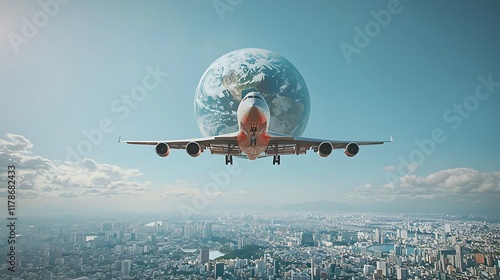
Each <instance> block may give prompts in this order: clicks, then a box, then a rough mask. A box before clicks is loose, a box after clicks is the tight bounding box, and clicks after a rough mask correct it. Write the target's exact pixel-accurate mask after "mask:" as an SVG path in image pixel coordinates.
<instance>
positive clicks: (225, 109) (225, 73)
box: [194, 48, 310, 137]
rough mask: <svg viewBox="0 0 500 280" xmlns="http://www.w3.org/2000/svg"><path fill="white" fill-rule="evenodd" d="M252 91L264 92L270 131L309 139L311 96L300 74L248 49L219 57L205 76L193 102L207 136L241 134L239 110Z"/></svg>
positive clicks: (277, 58) (275, 58)
mask: <svg viewBox="0 0 500 280" xmlns="http://www.w3.org/2000/svg"><path fill="white" fill-rule="evenodd" d="M252 91H258V92H260V93H261V94H262V96H263V97H264V99H265V100H266V102H267V104H268V106H269V111H270V115H271V120H270V123H269V130H270V131H273V132H277V133H283V134H288V135H293V136H301V135H302V133H304V130H305V128H306V126H307V122H308V120H309V108H310V104H309V91H308V90H307V86H306V83H305V82H304V79H303V78H302V76H301V75H300V73H299V71H298V70H297V69H296V68H295V67H294V66H293V65H292V63H290V62H289V61H288V60H287V59H285V58H284V57H282V56H281V55H279V54H277V53H274V52H272V51H268V50H264V49H257V48H247V49H239V50H235V51H232V52H229V53H227V54H225V55H223V56H221V57H219V58H218V59H217V60H215V61H214V62H213V63H212V64H211V65H210V66H209V67H208V68H207V70H205V73H203V76H202V77H201V79H200V82H199V83H198V87H197V88H196V94H195V99H194V112H195V117H196V121H197V123H198V126H199V128H200V132H201V133H202V134H203V136H205V137H207V136H216V135H221V134H226V133H231V132H236V131H238V121H237V117H236V112H237V110H238V105H239V103H240V101H241V100H242V99H243V98H244V97H245V95H246V94H247V93H249V92H252Z"/></svg>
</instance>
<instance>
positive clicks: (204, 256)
mask: <svg viewBox="0 0 500 280" xmlns="http://www.w3.org/2000/svg"><path fill="white" fill-rule="evenodd" d="M209 260H210V249H209V248H207V247H203V248H201V250H200V264H205V263H207V262H208V261H209Z"/></svg>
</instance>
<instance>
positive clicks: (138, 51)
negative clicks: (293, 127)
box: [0, 0, 500, 217]
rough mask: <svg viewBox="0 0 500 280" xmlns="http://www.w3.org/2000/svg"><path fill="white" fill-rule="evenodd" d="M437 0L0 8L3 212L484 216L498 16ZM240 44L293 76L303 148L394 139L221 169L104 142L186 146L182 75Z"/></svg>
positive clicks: (188, 96)
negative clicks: (304, 99)
mask: <svg viewBox="0 0 500 280" xmlns="http://www.w3.org/2000/svg"><path fill="white" fill-rule="evenodd" d="M454 3H455V2H452V1H444V2H440V3H436V4H434V5H433V8H432V9H429V6H428V4H426V3H420V2H414V1H413V2H412V1H395V0H390V1H386V2H364V3H361V2H356V3H351V2H348V3H344V2H336V1H316V2H313V3H309V2H307V3H306V2H302V1H289V2H287V4H286V5H283V3H278V2H271V3H268V2H263V1H262V2H259V1H213V2H212V1H208V2H203V3H200V2H191V1H182V2H181V1H151V2H149V3H148V4H144V3H138V2H131V1H130V2H125V3H123V4H122V5H121V6H120V9H117V7H116V2H103V3H101V2H95V3H94V2H80V1H70V2H66V1H62V0H61V1H56V0H46V1H44V0H42V1H40V2H30V3H19V2H9V1H6V2H2V3H0V23H1V24H0V26H1V27H0V59H1V61H2V62H3V63H2V64H1V65H0V73H1V74H2V76H1V77H2V78H1V80H0V81H1V82H0V97H1V98H2V102H3V104H4V106H2V110H0V118H1V119H2V125H1V126H0V163H1V165H2V166H4V167H7V166H9V165H15V166H16V170H17V174H18V177H17V179H18V181H17V182H18V186H17V189H16V192H17V195H18V196H17V201H18V202H19V204H18V208H17V213H18V214H19V215H20V217H22V216H23V215H24V216H33V215H42V214H46V215H55V214H58V213H65V214H81V213H92V214H99V213H105V212H114V213H120V212H145V213H162V212H172V213H177V214H181V215H183V216H185V217H189V216H190V215H192V214H195V215H196V214H198V213H203V212H210V211H220V210H224V211H229V210H230V211H237V210H251V209H276V208H278V209H279V207H286V205H287V204H304V205H305V206H304V205H302V206H301V207H312V205H314V204H315V203H311V202H317V201H325V200H326V201H331V202H332V203H331V206H328V205H329V203H328V202H325V203H324V204H325V207H326V208H328V207H332V208H335V207H337V206H335V205H340V208H341V207H342V206H345V207H347V208H349V209H348V211H360V212H364V211H381V212H427V213H429V212H443V213H451V214H454V213H456V214H487V215H498V213H500V206H499V205H498V201H499V199H500V162H499V161H498V158H500V148H498V146H497V145H498V144H497V141H496V139H498V138H499V136H500V130H499V127H498V126H495V125H494V122H495V120H496V119H498V117H499V116H500V115H499V111H498V108H499V106H500V96H499V93H500V72H499V69H498V65H499V64H500V57H499V56H498V54H497V50H498V49H500V40H499V39H498V38H497V37H496V36H493V34H496V33H495V32H496V29H495V28H496V26H498V25H499V24H500V22H499V18H498V16H497V13H498V11H499V4H498V3H496V2H481V3H474V4H473V3H470V2H466V1H463V2H460V5H455V4H454ZM263 7H265V8H263ZM284 7H286V12H282V11H283V8H284ZM451 7H453V9H454V11H456V12H454V13H448V11H449V9H450V8H451ZM257 14H258V15H259V16H258V17H256V15H257ZM464 18H467V19H470V20H466V21H464V20H463V19H464ZM424 19H425V20H424ZM248 47H258V48H263V49H268V50H271V51H273V52H276V53H278V54H280V55H282V56H283V57H285V58H286V59H288V60H289V61H290V62H291V63H292V64H293V65H294V66H295V67H296V68H297V69H298V71H299V72H300V73H301V75H302V76H303V77H304V80H305V83H306V84H307V87H308V89H309V94H310V100H311V114H310V117H309V123H308V125H307V128H306V131H305V133H304V136H309V135H314V136H317V137H321V138H325V139H339V140H345V139H353V140H367V139H380V140H387V138H388V136H390V135H393V136H394V140H395V141H394V143H392V144H384V145H382V146H379V147H376V148H374V147H361V149H360V153H359V154H358V155H357V156H356V157H354V158H347V157H345V156H344V155H343V154H342V152H341V151H340V150H336V151H334V152H333V153H332V155H331V156H330V157H328V158H320V157H319V156H318V155H317V154H314V153H312V152H311V153H308V154H307V155H304V156H301V157H293V156H283V157H282V163H281V165H280V166H270V160H269V159H260V160H256V161H248V160H241V159H235V164H234V165H233V166H232V167H228V166H225V165H224V161H223V157H222V156H209V155H208V154H206V153H205V154H202V155H201V156H200V157H198V158H194V159H193V158H191V157H189V156H188V155H187V154H186V153H185V152H184V151H172V152H171V154H170V156H169V157H167V158H160V157H158V156H157V155H156V154H155V152H154V149H153V147H129V146H126V145H123V144H122V145H120V144H118V143H116V142H117V139H118V138H119V136H122V137H123V138H124V139H125V138H127V139H183V138H191V137H196V136H201V133H200V132H199V130H198V126H197V123H196V121H195V116H194V113H193V102H194V94H195V89H196V86H197V84H198V82H199V79H200V78H201V76H202V74H203V72H204V71H205V69H206V68H207V67H208V66H209V65H210V64H211V63H212V62H213V61H214V60H216V59H217V58H219V57H220V56H222V55H223V54H225V53H228V52H230V51H233V50H236V49H240V48H248ZM145 80H147V81H148V84H145V82H144V81H145ZM140 89H144V91H143V92H142V93H141V95H137V92H138V91H139V90H140ZM3 180H5V178H3ZM0 196H1V197H2V200H1V201H2V202H6V199H5V198H6V197H7V191H6V189H3V190H2V191H1V192H0ZM307 203H309V204H307ZM4 205H5V204H4ZM89 205H91V207H90V206H89ZM337 211H338V210H337Z"/></svg>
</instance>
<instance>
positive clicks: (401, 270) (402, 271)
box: [396, 267, 408, 280]
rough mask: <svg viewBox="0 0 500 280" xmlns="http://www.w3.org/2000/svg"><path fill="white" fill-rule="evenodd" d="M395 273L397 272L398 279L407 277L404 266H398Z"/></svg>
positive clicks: (401, 279)
mask: <svg viewBox="0 0 500 280" xmlns="http://www.w3.org/2000/svg"><path fill="white" fill-rule="evenodd" d="M396 274H397V278H398V280H406V279H408V269H407V268H405V267H398V269H397V271H396Z"/></svg>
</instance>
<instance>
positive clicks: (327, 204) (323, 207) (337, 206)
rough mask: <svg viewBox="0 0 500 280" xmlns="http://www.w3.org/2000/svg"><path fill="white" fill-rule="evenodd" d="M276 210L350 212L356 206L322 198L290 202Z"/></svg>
mask: <svg viewBox="0 0 500 280" xmlns="http://www.w3.org/2000/svg"><path fill="white" fill-rule="evenodd" d="M275 209H276V210H280V211H289V212H331V211H338V212H349V211H353V210H354V207H352V206H351V205H349V204H347V203H342V202H334V201H330V200H328V199H322V200H317V201H310V202H303V203H290V204H283V205H281V206H279V207H277V208H275Z"/></svg>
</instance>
